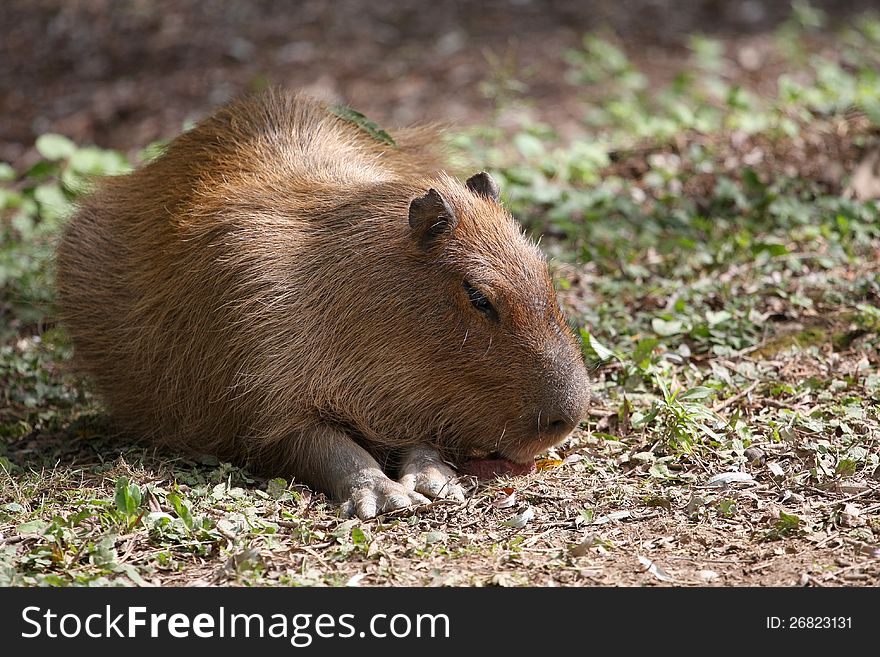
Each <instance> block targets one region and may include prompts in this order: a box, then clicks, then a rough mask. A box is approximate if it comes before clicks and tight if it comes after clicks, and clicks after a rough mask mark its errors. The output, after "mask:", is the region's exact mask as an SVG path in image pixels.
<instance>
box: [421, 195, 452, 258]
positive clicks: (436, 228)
mask: <svg viewBox="0 0 880 657" xmlns="http://www.w3.org/2000/svg"><path fill="white" fill-rule="evenodd" d="M456 224H458V217H456V216H455V210H453V209H452V206H450V205H449V203H448V202H447V201H446V199H445V198H443V195H442V194H441V193H440V192H438V191H437V190H436V189H429V190H428V191H427V193H426V194H425V195H424V196H419V197H417V198H414V199H413V200H412V202H410V204H409V226H410V228H412V230H413V237H414V238H415V239H416V241H417V242H418V243H419V244H420V245H421V246H422V248H424V249H428V248H430V246H431V243H432V242H433V241H434V240H435V239H436V238H437V237H439V236H440V235H442V234H443V233H451V232H452V231H453V230H454V229H455V226H456Z"/></svg>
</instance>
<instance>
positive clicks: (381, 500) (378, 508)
mask: <svg viewBox="0 0 880 657" xmlns="http://www.w3.org/2000/svg"><path fill="white" fill-rule="evenodd" d="M428 502H430V500H429V499H428V498H427V497H425V496H424V495H421V494H420V493H418V492H416V491H414V490H409V489H407V488H404V487H403V486H402V485H401V484H399V483H397V482H396V481H392V480H391V479H389V478H388V477H386V476H385V475H384V474H381V473H379V474H375V475H373V474H371V476H370V477H368V478H367V479H366V480H365V481H362V482H360V483H359V484H358V485H357V487H356V488H354V489H353V490H352V491H351V499H350V500H349V501H348V502H347V503H346V505H345V515H347V516H349V517H351V516H357V517H358V518H360V519H361V520H368V519H370V518H374V517H376V516H377V515H378V514H380V513H386V512H388V511H396V510H397V509H405V508H406V507H409V506H416V505H419V504H427V503H428Z"/></svg>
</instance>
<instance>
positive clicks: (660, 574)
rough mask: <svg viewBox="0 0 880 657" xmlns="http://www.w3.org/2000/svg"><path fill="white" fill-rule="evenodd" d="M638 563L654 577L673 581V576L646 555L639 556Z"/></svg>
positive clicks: (664, 580) (662, 580) (663, 580)
mask: <svg viewBox="0 0 880 657" xmlns="http://www.w3.org/2000/svg"><path fill="white" fill-rule="evenodd" d="M639 563H640V564H642V565H643V566H644V567H645V570H647V571H648V572H649V573H651V574H652V575H653V576H654V577H656V578H657V579H659V580H660V581H661V582H674V581H675V578H674V577H673V576H672V575H670V574H668V573H667V572H666V571H664V570H663V569H662V568H660V566H658V565H657V564H656V563H654V562H653V561H651V560H650V559H648V557H641V556H640V557H639Z"/></svg>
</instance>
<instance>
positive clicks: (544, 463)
mask: <svg viewBox="0 0 880 657" xmlns="http://www.w3.org/2000/svg"><path fill="white" fill-rule="evenodd" d="M562 463H563V461H562V459H538V460H537V461H535V467H537V468H538V472H543V471H544V470H553V469H554V468H558V467H559V466H560V465H562Z"/></svg>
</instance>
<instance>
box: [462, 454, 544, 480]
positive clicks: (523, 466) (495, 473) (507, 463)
mask: <svg viewBox="0 0 880 657" xmlns="http://www.w3.org/2000/svg"><path fill="white" fill-rule="evenodd" d="M458 471H459V472H461V473H462V474H467V475H472V476H474V477H476V478H477V479H484V480H485V479H494V478H495V477H502V476H511V477H516V476H521V475H527V474H531V473H532V472H534V471H535V461H534V459H531V460H529V461H527V462H526V463H516V462H515V461H511V460H510V459H506V458H503V457H502V456H501V455H499V454H497V453H495V454H490V455H489V456H488V457H487V458H477V459H471V460H469V461H465V462H463V463H462V464H461V465H459V466H458Z"/></svg>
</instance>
